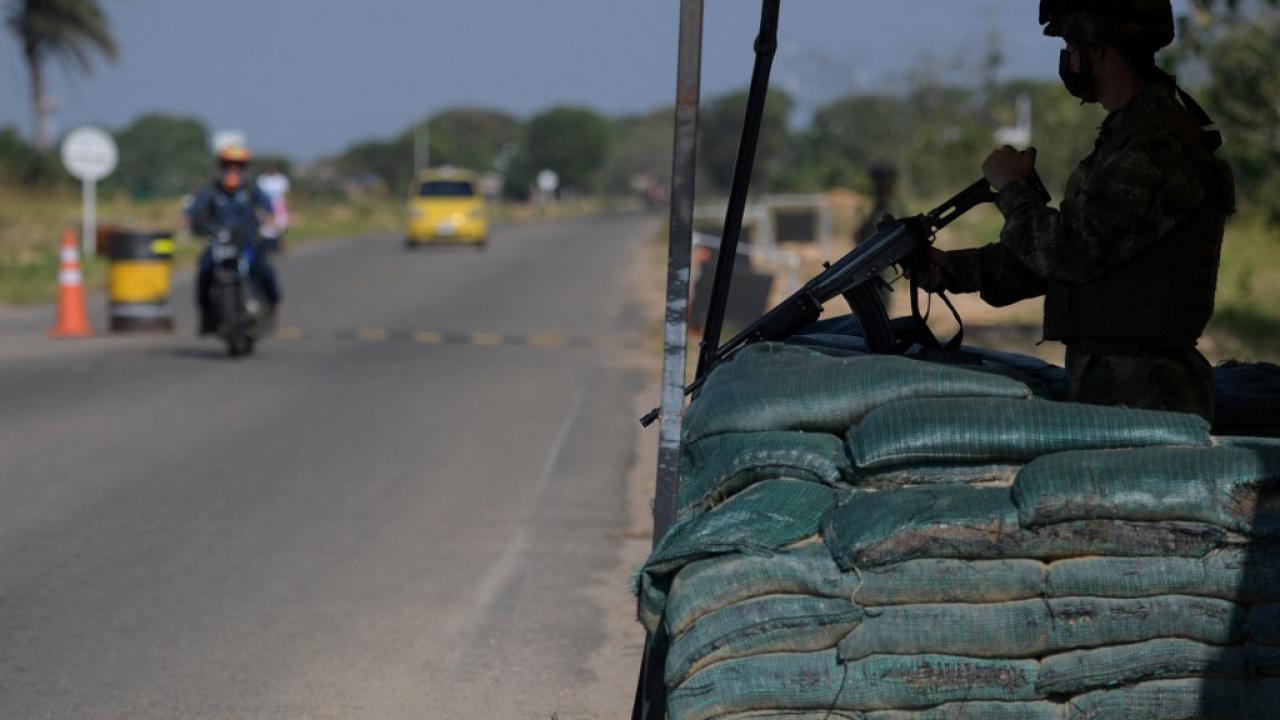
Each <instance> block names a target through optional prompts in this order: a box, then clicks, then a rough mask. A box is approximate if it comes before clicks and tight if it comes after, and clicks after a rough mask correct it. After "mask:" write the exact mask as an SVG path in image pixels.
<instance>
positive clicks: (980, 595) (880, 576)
mask: <svg viewBox="0 0 1280 720" xmlns="http://www.w3.org/2000/svg"><path fill="white" fill-rule="evenodd" d="M1045 574H1046V566H1045V564H1044V563H1041V562H1038V561H1034V560H938V559H932V558H930V559H924V560H908V561H906V562H902V563H896V564H894V565H885V566H883V567H875V568H866V569H862V570H859V571H858V572H857V573H855V574H851V575H849V576H847V577H850V578H851V579H852V580H853V582H854V586H853V595H852V597H853V600H854V602H857V603H858V604H860V605H864V606H866V605H909V604H927V603H998V602H1009V601H1013V600H1027V599H1030V598H1034V597H1038V596H1039V595H1040V594H1041V592H1042V591H1043V588H1044V580H1045Z"/></svg>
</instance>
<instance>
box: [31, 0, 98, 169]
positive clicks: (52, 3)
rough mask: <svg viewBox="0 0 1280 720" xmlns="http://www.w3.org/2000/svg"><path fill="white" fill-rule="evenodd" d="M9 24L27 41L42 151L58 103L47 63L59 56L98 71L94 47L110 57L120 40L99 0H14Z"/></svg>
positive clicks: (34, 114) (36, 130)
mask: <svg viewBox="0 0 1280 720" xmlns="http://www.w3.org/2000/svg"><path fill="white" fill-rule="evenodd" d="M8 23H9V28H10V29H11V30H12V31H13V33H14V34H15V35H16V36H17V38H18V42H19V44H21V45H22V54H23V58H24V59H25V60H26V63H27V75H28V78H29V79H30V82H31V107H32V119H33V122H34V127H33V128H32V137H33V138H34V140H33V142H34V144H35V147H36V149H37V150H41V151H44V150H48V149H49V145H50V143H51V141H52V138H51V137H50V135H51V132H50V123H49V113H50V111H51V109H52V108H51V103H50V99H49V95H48V89H47V88H46V86H45V75H44V68H45V63H46V62H47V61H48V60H50V59H55V60H59V61H61V62H62V64H63V65H64V67H66V68H68V69H71V68H74V69H76V70H79V71H80V72H83V73H85V74H86V75H87V74H90V73H92V72H93V63H92V57H93V53H94V51H97V52H98V53H100V54H101V55H103V56H104V57H106V58H107V59H109V60H110V59H114V58H115V57H116V55H117V54H118V49H117V47H116V41H115V38H114V37H112V35H111V29H110V27H109V24H108V22H107V17H106V15H105V14H104V13H103V12H102V8H101V7H100V6H99V5H98V3H97V1H96V0H9V10H8Z"/></svg>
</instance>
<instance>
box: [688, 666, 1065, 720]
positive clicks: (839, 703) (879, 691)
mask: <svg viewBox="0 0 1280 720" xmlns="http://www.w3.org/2000/svg"><path fill="white" fill-rule="evenodd" d="M1038 667H1039V665H1038V663H1036V662H1033V661H1030V660H981V659H975V658H964V657H950V656H944V655H921V656H914V657H903V656H893V655H879V656H876V657H872V658H867V659H866V660H860V661H858V662H854V663H848V664H844V665H842V664H841V663H840V661H839V658H838V657H837V655H836V651H835V650H830V651H827V652H821V653H794V654H777V655H757V656H755V657H749V658H743V659H741V660H730V661H728V662H723V663H720V664H718V665H713V666H711V667H709V668H707V669H706V670H703V671H702V672H700V673H698V674H697V675H694V676H693V677H691V678H689V680H687V681H686V682H685V683H684V684H683V685H681V686H680V687H678V688H676V689H674V690H672V691H671V693H670V694H669V696H668V701H669V705H668V707H669V713H670V717H671V718H672V720H710V718H718V717H721V716H723V715H730V714H732V713H740V712H747V711H757V712H759V711H766V710H846V711H847V710H854V711H856V710H893V709H899V710H910V709H922V710H923V709H928V708H931V707H935V706H938V705H942V704H945V703H954V702H966V701H994V702H1026V701H1030V700H1039V699H1040V698H1039V697H1037V694H1036V690H1035V676H1036V672H1037V670H1038Z"/></svg>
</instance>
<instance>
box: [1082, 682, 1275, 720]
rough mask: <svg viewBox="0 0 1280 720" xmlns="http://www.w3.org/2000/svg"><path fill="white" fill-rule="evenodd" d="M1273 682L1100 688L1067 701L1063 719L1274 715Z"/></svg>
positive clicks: (1207, 719)
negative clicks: (1065, 716) (1065, 715)
mask: <svg viewBox="0 0 1280 720" xmlns="http://www.w3.org/2000/svg"><path fill="white" fill-rule="evenodd" d="M1277 707H1280V681H1276V680H1216V679H1209V680H1201V679H1195V680H1155V681H1153V682H1147V683H1142V684H1140V685H1134V686H1133V687H1128V688H1120V689H1116V690H1098V691H1096V692H1091V693H1088V694H1086V695H1081V696H1079V697H1077V698H1075V699H1073V700H1071V701H1069V702H1068V703H1067V720H1241V718H1272V717H1275V716H1276V708H1277Z"/></svg>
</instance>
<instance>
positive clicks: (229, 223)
mask: <svg viewBox="0 0 1280 720" xmlns="http://www.w3.org/2000/svg"><path fill="white" fill-rule="evenodd" d="M251 159H252V154H251V153H250V152H249V149H248V148H247V147H245V146H243V145H228V146H226V147H224V148H222V149H221V150H219V151H218V175H217V176H216V177H215V178H214V180H213V182H212V183H210V184H209V185H208V186H206V187H205V188H204V189H202V190H201V191H200V192H199V193H197V194H196V197H195V199H194V200H193V201H192V202H191V205H190V206H189V207H188V208H187V220H188V222H189V223H190V225H191V229H192V231H193V232H195V233H197V234H201V235H203V234H207V233H210V232H213V231H216V230H221V229H225V230H233V231H234V230H239V231H241V232H242V233H243V234H244V242H245V243H246V249H247V250H248V254H249V274H250V277H252V279H253V281H254V282H256V283H257V284H258V288H259V289H260V290H261V291H262V295H263V297H264V299H265V300H266V301H267V306H268V308H269V313H270V315H271V316H272V317H274V316H275V313H276V309H277V308H278V307H279V305H280V286H279V284H278V282H277V280H276V274H275V270H274V269H273V268H272V267H271V264H270V262H268V260H267V253H266V252H264V250H263V248H262V237H261V230H262V228H263V224H264V222H265V223H267V224H268V225H269V224H270V223H272V222H274V216H273V210H272V204H271V200H270V199H269V198H268V197H267V196H266V194H265V193H263V192H262V190H260V189H259V188H258V186H257V185H256V184H254V183H252V182H249V180H248V169H249V161H250V160H251ZM212 281H213V255H212V253H211V251H210V250H209V248H207V247H206V248H205V249H204V252H203V253H201V255H200V271H199V276H198V281H197V283H196V301H197V303H198V304H199V307H200V334H201V335H207V334H209V333H212V332H215V331H216V330H217V328H215V327H214V326H213V316H212V309H211V303H210V298H209V295H210V286H211V284H212Z"/></svg>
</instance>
